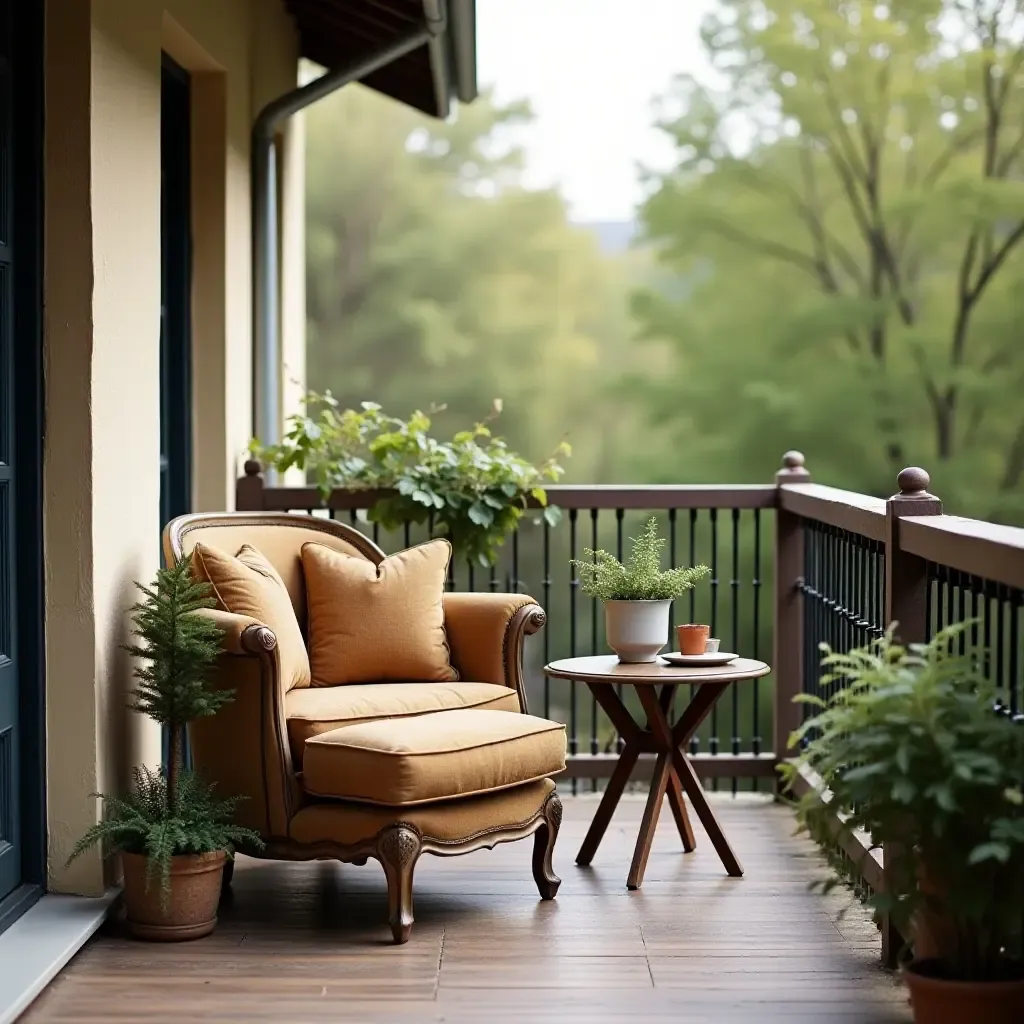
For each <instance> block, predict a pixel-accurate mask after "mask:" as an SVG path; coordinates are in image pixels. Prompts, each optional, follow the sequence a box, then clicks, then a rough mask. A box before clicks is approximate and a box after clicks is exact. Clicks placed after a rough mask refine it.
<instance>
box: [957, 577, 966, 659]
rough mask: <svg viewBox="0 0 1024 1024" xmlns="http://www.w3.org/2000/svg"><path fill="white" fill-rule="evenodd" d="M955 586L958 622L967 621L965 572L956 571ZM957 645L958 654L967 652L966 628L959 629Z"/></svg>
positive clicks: (961, 654) (962, 654)
mask: <svg viewBox="0 0 1024 1024" xmlns="http://www.w3.org/2000/svg"><path fill="white" fill-rule="evenodd" d="M956 578H957V586H958V587H959V588H960V589H959V594H958V595H957V597H958V601H957V611H958V612H959V615H960V617H959V619H958V620H957V621H958V622H961V623H963V622H966V621H967V574H966V573H963V572H958V573H957V574H956ZM957 646H958V647H959V648H960V656H961V657H963V656H964V655H965V654H966V653H967V630H965V629H961V630H960V636H959V637H958V638H957Z"/></svg>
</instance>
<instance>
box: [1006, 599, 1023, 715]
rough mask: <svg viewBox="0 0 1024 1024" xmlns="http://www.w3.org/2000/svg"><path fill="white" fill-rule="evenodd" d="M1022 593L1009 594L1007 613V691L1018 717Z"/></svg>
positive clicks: (1012, 709)
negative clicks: (1008, 653) (1008, 642)
mask: <svg viewBox="0 0 1024 1024" xmlns="http://www.w3.org/2000/svg"><path fill="white" fill-rule="evenodd" d="M1020 599H1021V595H1020V591H1019V590H1016V589H1015V590H1012V591H1009V592H1008V594H1007V611H1008V612H1009V613H1010V656H1009V663H1010V665H1009V668H1010V672H1009V674H1008V676H1007V689H1009V690H1010V710H1011V711H1012V712H1013V713H1014V714H1015V715H1016V714H1017V712H1018V711H1019V709H1020V700H1019V698H1018V694H1017V673H1018V666H1019V664H1020V663H1019V658H1020Z"/></svg>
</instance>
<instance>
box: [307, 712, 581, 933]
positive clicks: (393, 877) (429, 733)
mask: <svg viewBox="0 0 1024 1024" xmlns="http://www.w3.org/2000/svg"><path fill="white" fill-rule="evenodd" d="M564 768H565V727H564V726H563V725H560V724H559V723H557V722H550V721H547V720H546V719H543V718H535V717H533V716H532V715H523V714H513V713H510V712H507V711H479V710H454V711H440V712H436V713H433V714H429V715H420V716H416V717H412V718H400V719H384V720H381V721H373V722H363V723H360V724H357V725H350V726H345V727H343V728H340V729H334V730H332V731H330V732H325V733H321V734H320V735H318V736H315V737H312V738H310V739H308V740H307V741H306V745H305V753H304V755H303V762H302V774H301V777H300V779H301V783H302V787H303V789H304V790H305V792H306V794H307V796H308V798H309V799H310V800H311V803H309V804H308V805H307V806H305V807H304V808H302V809H301V810H300V811H298V812H297V813H296V814H295V815H294V817H293V818H292V819H291V822H290V826H289V832H290V837H291V839H292V840H294V841H295V842H297V843H300V844H302V845H303V846H305V847H308V848H309V849H310V851H311V853H310V855H311V856H323V857H337V858H338V859H340V860H345V861H353V862H356V863H365V862H366V860H367V859H368V858H370V857H375V858H376V859H377V860H379V861H380V862H381V865H382V866H383V868H384V874H385V877H386V878H387V884H388V905H389V917H390V924H391V930H392V934H393V935H394V938H395V941H396V942H405V941H407V940H408V938H409V934H410V931H411V929H412V922H413V906H412V880H413V872H414V869H415V866H416V861H417V860H418V859H419V857H420V855H421V854H423V853H433V854H436V855H440V856H447V855H456V854H461V853H468V852H471V851H472V850H475V849H482V848H490V847H493V846H495V845H496V844H497V843H502V842H511V841H513V840H516V839H523V838H525V837H527V836H529V835H534V836H535V839H534V855H533V875H534V880H535V881H536V883H537V888H538V889H539V891H540V895H541V898H542V899H553V898H554V896H555V893H556V892H557V891H558V886H559V879H558V877H557V876H556V875H555V874H554V871H553V869H552V865H551V856H552V851H553V849H554V845H555V839H556V837H557V835H558V828H559V825H560V824H561V820H562V805H561V802H560V801H559V799H558V796H557V795H556V793H555V784H554V783H553V782H552V781H551V778H550V777H551V776H552V775H556V774H557V773H559V772H561V771H563V770H564ZM496 822H499V823H500V824H495V823H496Z"/></svg>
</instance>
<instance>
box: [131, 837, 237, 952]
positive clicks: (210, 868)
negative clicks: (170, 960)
mask: <svg viewBox="0 0 1024 1024" xmlns="http://www.w3.org/2000/svg"><path fill="white" fill-rule="evenodd" d="M226 861H227V854H226V853H224V851H223V850H219V851H217V852H216V853H197V854H186V855H182V856H179V857H173V858H171V892H170V896H169V898H168V899H167V901H166V903H167V909H166V910H165V909H164V908H163V907H162V906H161V905H160V879H159V878H158V877H157V876H155V875H154V876H153V877H152V878H150V880H149V886H148V888H147V886H146V867H147V858H146V857H145V856H144V855H143V854H140V853H122V854H121V863H122V865H123V868H124V905H125V911H126V914H127V919H128V920H127V923H128V929H129V931H130V932H131V933H132V934H133V935H134V936H136V938H139V939H149V940H150V941H151V942H182V941H184V940H185V939H201V938H202V937H203V936H204V935H209V934H210V932H212V931H213V929H214V926H215V925H216V924H217V904H218V903H219V902H220V889H221V877H222V876H223V874H224V864H225V863H226Z"/></svg>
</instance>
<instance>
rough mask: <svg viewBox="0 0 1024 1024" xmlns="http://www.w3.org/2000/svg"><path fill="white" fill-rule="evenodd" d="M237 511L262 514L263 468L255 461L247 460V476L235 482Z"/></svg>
mask: <svg viewBox="0 0 1024 1024" xmlns="http://www.w3.org/2000/svg"><path fill="white" fill-rule="evenodd" d="M235 510H236V511H237V512H262V511H263V510H264V509H263V467H262V466H261V465H260V464H259V463H258V462H257V461H256V460H255V459H246V462H245V476H242V477H239V478H238V480H237V481H236V482H235Z"/></svg>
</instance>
